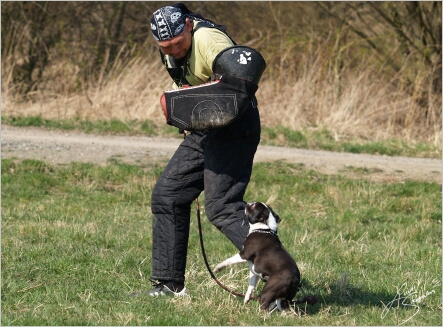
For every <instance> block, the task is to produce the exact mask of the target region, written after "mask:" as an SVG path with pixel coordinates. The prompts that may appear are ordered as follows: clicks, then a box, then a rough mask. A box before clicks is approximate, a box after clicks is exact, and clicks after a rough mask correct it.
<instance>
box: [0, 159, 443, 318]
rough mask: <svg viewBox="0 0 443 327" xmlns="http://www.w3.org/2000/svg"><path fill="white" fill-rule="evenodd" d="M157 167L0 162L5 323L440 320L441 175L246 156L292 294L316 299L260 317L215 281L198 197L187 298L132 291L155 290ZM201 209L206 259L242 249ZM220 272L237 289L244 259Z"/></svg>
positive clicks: (251, 192)
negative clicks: (324, 171) (328, 172)
mask: <svg viewBox="0 0 443 327" xmlns="http://www.w3.org/2000/svg"><path fill="white" fill-rule="evenodd" d="M163 165H164V163H161V164H158V163H157V164H152V165H151V166H143V167H142V166H137V165H128V164H122V163H119V162H118V161H115V160H114V161H110V162H109V163H108V164H107V165H106V166H99V165H93V164H79V163H71V164H68V165H59V166H54V165H50V164H47V163H45V162H41V161H35V160H23V161H19V160H10V159H4V160H2V167H1V168H2V292H1V300H2V302H1V310H2V317H1V322H2V325H102V326H105V325H249V326H255V325H275V326H277V325H398V324H401V323H403V322H405V323H404V324H406V325H436V326H440V325H441V323H442V315H441V314H442V312H441V305H442V301H441V297H442V293H441V275H442V269H441V268H442V261H441V246H442V244H441V240H442V234H441V219H442V214H441V212H442V207H441V185H438V184H434V183H422V182H413V181H406V182H404V183H398V184H397V183H394V184H392V183H390V184H388V183H375V182H370V181H368V180H366V179H364V177H362V178H361V179H355V178H353V179H348V178H346V177H345V176H341V175H338V176H325V175H321V174H318V173H315V172H313V171H310V170H306V169H304V167H303V166H302V165H291V164H285V163H282V162H278V161H277V162H273V163H258V164H256V165H255V166H254V171H253V176H252V180H251V183H250V185H249V187H248V190H247V193H246V196H245V199H246V200H248V201H252V200H257V201H265V202H268V203H271V204H272V207H273V208H274V209H275V211H276V212H277V213H278V214H279V215H280V217H281V218H282V222H281V224H280V228H279V235H280V239H281V241H282V243H283V244H284V246H285V247H286V248H287V249H288V251H289V252H290V253H291V254H292V255H293V256H294V258H295V259H296V261H297V263H298V265H299V268H300V270H301V273H302V283H303V287H302V289H301V291H300V292H299V294H298V295H297V298H300V297H302V296H304V295H308V294H315V295H316V296H317V297H318V299H319V303H318V304H316V305H315V306H309V307H305V306H303V305H302V306H299V307H297V308H296V309H295V310H294V311H293V312H290V313H288V314H286V315H281V314H279V313H273V314H271V315H266V314H264V313H259V312H258V303H257V302H251V303H249V304H247V305H244V304H243V303H242V299H240V298H236V297H234V296H231V295H229V294H228V293H227V292H226V291H224V290H222V289H221V288H220V287H218V286H217V285H216V284H215V282H214V281H212V280H211V278H210V276H209V273H208V272H207V271H206V268H205V266H204V262H203V259H202V255H201V250H200V247H199V240H198V231H197V222H196V213H195V208H194V206H193V207H192V219H191V220H192V222H191V224H192V226H191V236H190V242H189V254H188V263H187V273H186V278H187V284H186V286H187V288H188V292H189V294H190V298H187V299H173V298H163V299H151V298H149V297H147V296H138V297H131V296H129V293H130V292H133V291H143V290H147V289H149V288H150V283H149V280H148V279H149V276H150V269H151V263H150V261H151V258H150V256H151V241H152V240H151V219H152V215H151V212H150V195H151V191H152V187H153V185H154V183H155V181H156V179H157V178H158V176H159V174H160V173H161V171H162V168H163ZM367 173H368V172H365V174H364V176H366V175H367ZM369 173H370V172H369ZM362 176H363V175H362ZM201 203H203V196H202V201H201ZM203 212H204V210H203ZM202 218H203V221H202V223H203V233H204V239H205V247H206V251H207V255H208V259H209V261H210V263H211V265H212V266H214V265H215V264H216V263H218V262H220V261H221V260H223V259H225V258H227V257H228V256H231V255H233V254H234V253H236V250H235V248H234V246H233V245H232V244H230V242H229V241H228V240H227V239H226V238H225V237H224V236H222V234H221V233H220V232H218V231H217V230H216V229H215V228H214V227H212V226H211V225H210V224H209V223H208V222H207V220H206V219H205V216H204V215H203V217H202ZM219 277H220V279H221V281H222V282H223V283H226V284H227V285H228V286H230V287H232V288H234V289H235V290H237V291H240V292H245V291H246V288H247V278H248V268H247V265H246V264H245V265H238V266H236V267H233V268H232V269H228V270H226V271H223V272H221V273H220V274H219ZM260 285H262V284H260ZM399 297H400V298H401V299H400V301H397V299H398V298H399Z"/></svg>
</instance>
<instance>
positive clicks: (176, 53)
mask: <svg viewBox="0 0 443 327" xmlns="http://www.w3.org/2000/svg"><path fill="white" fill-rule="evenodd" d="M191 31H192V24H191V21H190V20H189V19H188V18H186V26H185V29H184V30H183V31H182V32H181V33H180V34H178V35H177V36H175V37H173V38H172V39H170V40H166V41H157V44H158V46H159V47H160V49H161V50H162V51H163V53H164V54H167V55H168V56H171V57H173V58H174V59H181V58H183V57H184V56H186V53H187V52H188V50H189V48H190V47H191V43H192V34H191Z"/></svg>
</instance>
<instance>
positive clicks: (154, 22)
mask: <svg viewBox="0 0 443 327" xmlns="http://www.w3.org/2000/svg"><path fill="white" fill-rule="evenodd" d="M185 23H186V16H185V15H184V14H183V13H182V11H181V10H180V9H179V8H177V7H172V6H166V7H163V8H160V9H158V10H157V11H155V12H154V14H153V15H152V18H151V31H152V35H154V38H155V40H156V41H166V40H169V39H172V38H173V37H175V36H177V35H178V34H180V33H181V32H182V31H183V30H184V28H185Z"/></svg>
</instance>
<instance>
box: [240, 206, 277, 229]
mask: <svg viewBox="0 0 443 327" xmlns="http://www.w3.org/2000/svg"><path fill="white" fill-rule="evenodd" d="M245 214H246V218H248V221H249V223H250V224H256V223H263V224H266V225H268V227H269V228H270V229H272V230H273V231H274V232H277V229H278V223H279V222H280V220H281V219H280V217H279V216H278V215H277V214H276V213H275V212H274V211H273V210H272V209H271V207H270V206H268V205H266V204H264V203H263V202H250V203H248V204H246V207H245Z"/></svg>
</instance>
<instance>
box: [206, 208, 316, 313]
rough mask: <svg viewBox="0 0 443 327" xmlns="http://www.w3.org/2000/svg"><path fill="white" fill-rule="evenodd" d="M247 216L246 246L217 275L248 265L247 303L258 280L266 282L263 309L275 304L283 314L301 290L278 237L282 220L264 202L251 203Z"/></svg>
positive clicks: (262, 302)
mask: <svg viewBox="0 0 443 327" xmlns="http://www.w3.org/2000/svg"><path fill="white" fill-rule="evenodd" d="M245 213H246V217H247V218H248V221H249V234H248V236H247V237H246V240H245V242H244V244H243V250H242V251H241V252H240V253H239V254H236V255H234V256H233V257H231V258H229V259H227V260H225V261H223V262H222V263H220V264H218V265H217V266H216V267H215V268H214V272H219V271H220V270H222V269H223V268H225V267H227V266H229V265H232V264H236V263H240V262H245V261H248V263H249V268H250V274H249V287H248V290H247V292H246V295H245V301H244V302H245V303H248V302H249V301H250V299H251V296H252V293H253V292H254V290H255V287H256V285H257V282H258V279H259V278H261V279H262V280H264V281H266V285H265V286H264V287H263V291H262V293H261V295H260V308H261V309H263V310H270V309H271V308H270V307H269V306H270V304H272V307H273V308H275V305H274V303H275V304H276V305H277V308H278V309H279V310H280V311H282V310H283V309H285V308H287V307H288V305H289V302H290V301H291V300H292V299H293V298H294V296H295V294H296V293H297V291H298V289H299V286H300V271H299V270H298V267H297V264H296V263H295V260H294V259H293V258H292V257H291V255H290V254H289V253H288V252H287V251H286V250H285V249H284V247H283V245H282V244H281V242H280V240H279V238H278V236H277V229H278V223H279V222H280V217H279V216H278V215H276V214H275V213H274V211H273V210H272V209H271V208H270V207H269V206H267V205H266V204H264V203H262V202H252V203H248V204H247V205H246V208H245ZM307 302H308V301H307Z"/></svg>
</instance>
